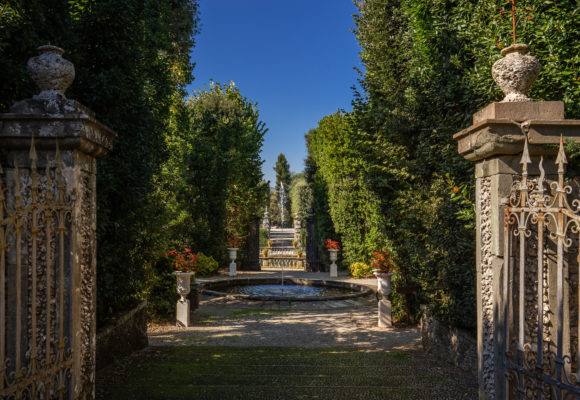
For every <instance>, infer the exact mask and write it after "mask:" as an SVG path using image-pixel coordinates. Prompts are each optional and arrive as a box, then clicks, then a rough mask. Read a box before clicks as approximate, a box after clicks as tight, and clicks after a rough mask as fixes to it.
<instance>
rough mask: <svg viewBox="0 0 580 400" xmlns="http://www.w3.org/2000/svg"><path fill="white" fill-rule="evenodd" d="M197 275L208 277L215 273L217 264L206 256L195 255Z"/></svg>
mask: <svg viewBox="0 0 580 400" xmlns="http://www.w3.org/2000/svg"><path fill="white" fill-rule="evenodd" d="M197 268H198V271H197V275H199V276H208V275H213V274H215V273H217V270H218V262H217V261H216V260H215V259H214V258H213V257H210V256H206V255H205V254H203V253H199V254H198V255H197Z"/></svg>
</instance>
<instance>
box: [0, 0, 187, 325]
mask: <svg viewBox="0 0 580 400" xmlns="http://www.w3.org/2000/svg"><path fill="white" fill-rule="evenodd" d="M197 15H198V5H197V0H164V1H159V0H106V1H84V0H72V1H69V0H66V1H65V0H42V1H39V0H14V1H8V2H3V3H2V4H1V5H0V70H1V71H2V79H1V80H0V111H6V110H7V108H8V107H9V106H10V105H11V104H12V103H14V102H15V101H17V100H21V99H23V98H26V97H31V96H32V95H33V94H35V92H36V91H37V90H36V89H35V88H34V86H33V84H32V83H31V81H30V79H29V78H28V77H27V75H26V67H25V66H26V62H27V60H28V58H30V57H32V56H34V55H36V48H37V47H38V46H40V45H43V44H54V45H58V46H60V47H62V48H64V49H65V51H66V53H65V57H66V58H67V59H69V60H71V61H72V62H73V63H74V64H75V69H76V79H75V81H74V83H73V85H72V87H71V88H70V89H69V90H68V91H67V96H68V97H70V98H73V99H75V100H78V101H80V102H81V103H83V104H85V105H86V106H88V107H90V108H91V109H93V110H94V111H95V112H96V114H97V118H98V119H99V120H100V121H102V122H104V123H105V124H107V125H108V126H110V127H111V128H112V129H114V130H115V131H116V132H117V133H118V137H117V139H116V140H115V142H114V150H113V151H112V152H111V154H109V155H108V156H106V157H105V158H103V159H102V160H100V161H99V163H98V196H97V199H98V209H97V213H98V226H97V231H98V241H99V246H98V273H97V277H98V284H97V287H98V296H97V299H98V314H99V321H102V320H103V319H104V318H106V316H107V315H109V314H110V313H113V312H116V311H119V310H123V309H124V308H126V307H127V306H128V304H129V303H131V302H132V301H133V300H134V299H135V298H136V297H137V296H138V293H139V291H140V290H141V283H142V277H143V271H144V268H145V266H146V265H147V264H148V263H150V262H151V260H152V259H153V258H155V257H156V254H157V253H158V251H159V250H158V249H159V247H160V243H159V242H158V240H160V238H162V234H163V232H161V231H160V229H161V227H160V226H161V225H160V224H159V223H158V219H157V218H158V216H160V215H163V210H162V209H159V208H157V207H156V204H155V203H154V202H152V201H151V200H150V196H151V195H152V193H153V190H154V187H153V177H154V175H155V173H156V172H157V171H158V170H159V167H160V165H161V163H162V162H163V161H164V160H165V159H166V158H167V156H168V154H167V149H166V146H165V140H164V137H165V135H167V133H168V122H169V119H170V115H171V109H170V106H171V104H172V102H173V99H174V98H175V97H176V96H177V97H179V96H182V95H183V88H184V86H185V85H186V84H187V83H189V82H191V80H192V69H193V64H192V63H191V61H190V58H189V53H190V51H191V49H192V47H193V46H194V35H195V34H196V33H197V26H198V18H197Z"/></svg>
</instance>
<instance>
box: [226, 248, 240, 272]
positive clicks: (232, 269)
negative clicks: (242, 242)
mask: <svg viewBox="0 0 580 400" xmlns="http://www.w3.org/2000/svg"><path fill="white" fill-rule="evenodd" d="M228 253H229V256H230V261H231V263H230V276H236V257H237V256H238V248H237V247H228Z"/></svg>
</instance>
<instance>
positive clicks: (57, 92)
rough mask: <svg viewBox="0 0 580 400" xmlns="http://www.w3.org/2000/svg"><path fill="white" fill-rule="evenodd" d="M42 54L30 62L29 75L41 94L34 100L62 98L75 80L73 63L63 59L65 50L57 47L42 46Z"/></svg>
mask: <svg viewBox="0 0 580 400" xmlns="http://www.w3.org/2000/svg"><path fill="white" fill-rule="evenodd" d="M37 50H38V52H39V53H40V54H39V55H38V56H36V57H32V58H31V59H30V60H28V65H27V66H28V74H29V75H30V77H31V78H32V80H33V81H34V82H35V83H36V85H37V86H38V87H39V88H40V90H41V92H40V93H39V94H38V95H36V96H34V98H40V99H50V98H55V97H59V96H62V97H64V92H65V90H67V89H68V87H69V86H70V85H71V83H72V82H73V80H74V78H75V68H74V65H73V63H71V62H70V61H68V60H65V59H64V58H62V55H63V54H64V50H63V49H61V48H60V47H57V46H50V45H45V46H40V47H38V48H37Z"/></svg>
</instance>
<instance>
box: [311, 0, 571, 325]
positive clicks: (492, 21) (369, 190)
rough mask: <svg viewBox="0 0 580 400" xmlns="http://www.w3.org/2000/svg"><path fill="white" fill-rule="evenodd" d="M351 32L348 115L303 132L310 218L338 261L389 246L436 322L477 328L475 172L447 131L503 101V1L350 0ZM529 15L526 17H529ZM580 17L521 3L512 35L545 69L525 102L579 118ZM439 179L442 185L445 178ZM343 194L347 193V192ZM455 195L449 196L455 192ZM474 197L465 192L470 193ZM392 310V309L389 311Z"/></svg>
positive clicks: (534, 1) (551, 5)
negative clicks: (316, 218)
mask: <svg viewBox="0 0 580 400" xmlns="http://www.w3.org/2000/svg"><path fill="white" fill-rule="evenodd" d="M355 4H356V6H357V8H358V15H356V16H355V24H356V30H355V34H356V36H357V39H358V41H359V44H360V46H361V48H362V50H361V53H360V58H361V62H362V64H363V65H364V67H365V68H364V71H363V72H362V73H361V80H360V83H361V88H362V90H361V91H360V93H355V96H354V100H353V104H354V109H353V112H352V113H342V112H339V113H336V114H333V115H330V116H327V117H325V118H323V119H322V120H321V121H320V122H319V124H318V127H317V128H316V129H314V130H312V131H311V132H310V134H309V135H308V139H307V143H308V151H309V160H310V163H311V164H310V165H309V166H308V167H307V170H310V171H313V173H311V174H310V175H309V176H310V177H311V178H310V179H309V182H310V183H311V185H312V187H313V190H314V191H315V193H317V191H318V192H320V190H321V189H323V188H324V189H325V190H326V193H323V195H322V197H321V198H322V199H324V198H327V199H328V207H327V209H326V210H325V207H326V205H325V204H323V203H324V202H323V203H317V201H315V202H314V204H315V205H317V207H318V209H319V212H320V213H321V214H323V215H324V213H325V211H327V212H328V214H327V215H329V217H330V218H331V219H332V226H333V227H334V228H335V229H336V231H337V233H338V234H340V235H341V236H342V240H343V244H344V249H345V251H344V256H345V261H346V262H347V263H352V262H355V261H368V252H369V251H370V250H371V249H372V248H375V249H377V250H381V249H385V248H391V250H392V251H393V252H394V254H395V255H396V257H397V260H398V264H399V266H400V268H401V273H400V274H398V276H397V277H396V279H395V285H396V286H401V285H405V286H407V285H417V286H419V287H420V292H419V294H417V295H416V296H415V298H414V299H413V307H414V310H415V312H417V311H418V305H419V304H420V303H421V302H426V303H428V304H430V305H431V307H432V308H433V309H434V311H435V312H436V313H437V314H438V315H439V316H440V317H441V318H442V319H443V320H445V321H447V322H448V323H450V324H453V325H456V326H462V327H467V328H473V327H474V326H475V292H474V288H475V282H474V279H475V267H474V265H475V262H474V261H475V260H474V244H475V241H474V231H473V224H472V223H470V222H469V221H465V216H466V215H473V209H472V208H471V207H472V206H473V205H472V204H470V201H469V199H467V200H466V199H463V200H465V201H463V200H462V201H457V200H453V198H452V196H454V194H453V188H454V187H467V189H468V190H467V195H468V196H467V197H470V194H471V193H473V190H474V189H473V182H474V179H473V165H471V164H470V163H468V162H467V161H465V160H464V159H463V158H462V157H460V156H459V155H458V154H457V148H456V144H455V142H454V141H453V139H452V135H453V133H455V132H457V131H459V130H461V129H463V128H465V127H466V126H469V125H470V124H471V116H472V114H473V113H474V112H475V111H477V110H478V109H479V108H481V107H483V106H485V105H486V104H488V103H490V102H492V101H499V100H500V99H501V98H502V94H501V92H500V90H499V89H498V88H497V86H496V85H495V84H494V83H493V81H492V78H491V73H490V70H491V66H492V64H493V63H494V62H495V61H496V60H498V59H499V58H500V57H501V55H500V49H501V48H503V47H505V46H508V45H510V44H511V43H510V40H511V20H510V16H509V15H507V14H506V13H505V12H503V13H502V11H509V10H510V9H511V6H510V4H509V2H506V1H501V0H484V1H475V0H473V1H451V0H435V1H432V0H413V1H411V0H360V1H355ZM528 14H529V18H528ZM579 18H580V11H579V10H578V7H577V4H576V2H575V1H557V2H556V1H543V0H542V1H540V0H522V1H519V2H518V19H519V24H518V35H519V36H520V40H519V41H521V42H525V43H528V44H529V45H530V46H531V53H532V54H533V55H535V56H536V57H537V58H538V59H539V60H540V63H541V64H542V73H541V75H540V78H539V79H538V81H537V82H536V84H535V85H534V86H533V88H532V90H531V92H530V95H531V97H532V98H534V99H536V100H563V101H564V102H565V106H566V112H567V117H568V118H577V117H578V116H579V115H580V113H579V109H578V108H579V102H578V100H579V95H580V78H579V76H578V68H577V65H578V61H579V58H578V54H579V53H578V50H579V46H580V40H579V39H580V24H579V21H580V20H579ZM447 177H448V178H447ZM347 191H350V192H347ZM455 197H456V196H455ZM471 197H473V195H471ZM398 311H399V312H400V309H398Z"/></svg>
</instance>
